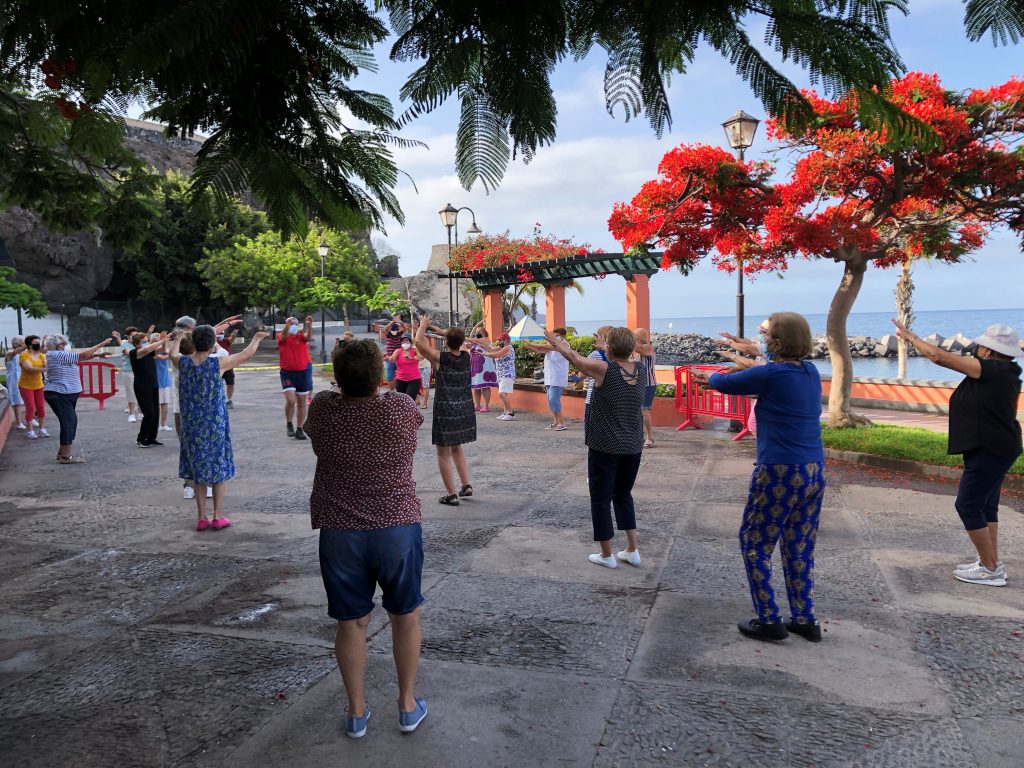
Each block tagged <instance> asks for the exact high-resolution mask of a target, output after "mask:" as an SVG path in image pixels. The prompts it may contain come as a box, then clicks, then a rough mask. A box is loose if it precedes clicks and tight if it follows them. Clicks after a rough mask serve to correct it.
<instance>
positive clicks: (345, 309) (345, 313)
mask: <svg viewBox="0 0 1024 768" xmlns="http://www.w3.org/2000/svg"><path fill="white" fill-rule="evenodd" d="M341 312H342V315H343V316H344V317H345V333H348V332H349V327H348V302H345V303H343V304H342V305H341Z"/></svg>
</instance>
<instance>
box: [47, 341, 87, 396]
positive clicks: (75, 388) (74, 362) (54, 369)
mask: <svg viewBox="0 0 1024 768" xmlns="http://www.w3.org/2000/svg"><path fill="white" fill-rule="evenodd" d="M43 389H45V390H46V391H47V392H59V393H60V394H62V395H75V394H78V393H79V392H81V391H82V379H81V377H80V376H79V373H78V353H77V352H64V351H60V350H53V351H50V352H47V353H46V386H44V387H43Z"/></svg>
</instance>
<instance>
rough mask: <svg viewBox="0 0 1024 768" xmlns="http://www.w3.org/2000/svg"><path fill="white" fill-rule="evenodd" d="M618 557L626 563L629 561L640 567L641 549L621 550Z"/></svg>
mask: <svg viewBox="0 0 1024 768" xmlns="http://www.w3.org/2000/svg"><path fill="white" fill-rule="evenodd" d="M616 557H617V558H619V560H621V561H622V562H624V563H629V564H630V565H635V566H636V567H637V568H639V567H640V550H639V549H634V550H633V551H632V552H630V551H629V550H627V549H624V550H622V551H621V552H619V553H618V554H617V555H616Z"/></svg>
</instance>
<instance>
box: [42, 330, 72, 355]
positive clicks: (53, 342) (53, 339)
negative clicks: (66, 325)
mask: <svg viewBox="0 0 1024 768" xmlns="http://www.w3.org/2000/svg"><path fill="white" fill-rule="evenodd" d="M61 342H64V344H70V343H71V342H70V340H69V339H68V337H67V336H65V335H64V334H63V333H54V334H51V335H49V336H47V337H46V348H47V349H48V350H50V351H51V352H52V351H54V350H55V349H57V345H58V344H60V343H61Z"/></svg>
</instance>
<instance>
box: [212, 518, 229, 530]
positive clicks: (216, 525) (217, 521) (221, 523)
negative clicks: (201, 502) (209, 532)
mask: <svg viewBox="0 0 1024 768" xmlns="http://www.w3.org/2000/svg"><path fill="white" fill-rule="evenodd" d="M229 525H231V521H230V520H228V519H227V518H226V517H215V518H213V522H212V523H210V527H211V528H213V530H215V531H219V530H220V529H221V528H227V527H228V526H229Z"/></svg>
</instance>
